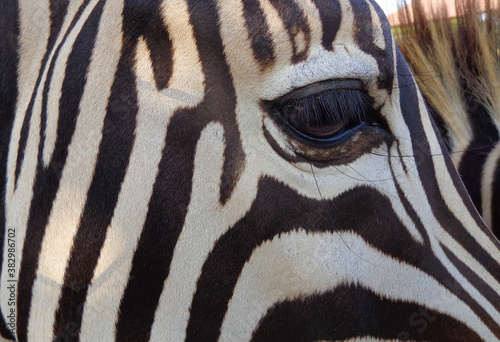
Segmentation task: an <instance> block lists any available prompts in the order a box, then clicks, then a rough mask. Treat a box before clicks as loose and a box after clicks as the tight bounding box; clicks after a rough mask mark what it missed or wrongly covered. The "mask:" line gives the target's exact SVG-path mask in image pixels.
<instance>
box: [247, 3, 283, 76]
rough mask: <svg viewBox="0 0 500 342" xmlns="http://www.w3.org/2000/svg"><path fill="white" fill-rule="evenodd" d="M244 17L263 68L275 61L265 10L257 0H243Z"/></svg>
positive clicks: (254, 49)
mask: <svg viewBox="0 0 500 342" xmlns="http://www.w3.org/2000/svg"><path fill="white" fill-rule="evenodd" d="M243 17H244V18H245V25H246V27H247V30H248V36H249V37H250V39H251V41H252V52H253V55H254V57H255V59H256V60H257V61H258V62H259V64H260V67H261V69H262V70H264V69H266V68H267V67H269V66H271V65H272V64H273V63H274V59H275V55H274V47H273V40H272V38H271V32H270V31H269V25H268V24H267V21H266V17H265V15H264V11H263V10H262V7H261V6H260V2H259V1H257V0H244V1H243Z"/></svg>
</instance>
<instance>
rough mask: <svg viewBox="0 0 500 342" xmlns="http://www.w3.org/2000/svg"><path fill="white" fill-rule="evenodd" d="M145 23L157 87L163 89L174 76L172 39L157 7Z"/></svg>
mask: <svg viewBox="0 0 500 342" xmlns="http://www.w3.org/2000/svg"><path fill="white" fill-rule="evenodd" d="M155 3H157V1H154V2H153V3H152V4H151V5H149V6H157V5H155ZM147 6H148V5H147ZM141 18H142V20H143V21H144V20H145V19H146V18H148V17H147V16H141ZM144 24H145V25H146V26H145V28H144V38H145V39H146V44H147V45H148V49H149V54H150V58H151V62H152V63H153V73H154V77H155V82H156V88H157V89H158V90H162V89H165V88H167V86H168V82H169V80H170V78H171V77H172V68H173V61H172V51H171V50H172V41H171V40H170V37H169V35H168V32H167V30H166V28H165V25H164V24H163V18H162V16H161V13H160V11H159V9H158V8H157V7H156V8H155V10H154V14H152V15H150V18H149V19H148V20H147V21H145V22H143V25H144Z"/></svg>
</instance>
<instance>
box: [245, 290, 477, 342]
mask: <svg viewBox="0 0 500 342" xmlns="http://www.w3.org/2000/svg"><path fill="white" fill-rule="evenodd" d="M355 337H358V338H361V337H374V338H375V337H376V338H380V339H397V340H399V341H407V340H411V341H436V342H445V341H448V342H471V341H481V338H480V337H479V336H478V335H477V334H476V333H475V332H474V331H472V330H471V329H470V328H469V327H467V326H466V325H465V324H464V323H462V322H460V321H457V320H455V319H454V318H451V317H449V316H447V315H444V314H442V313H439V312H437V311H434V310H431V309H429V308H426V307H424V306H421V305H419V304H414V303H408V302H404V301H401V300H390V299H386V298H383V297H380V296H379V295H378V294H376V293H373V292H372V291H370V290H369V289H365V288H363V287H361V286H359V285H358V286H356V285H343V286H339V287H338V288H336V289H335V290H334V291H329V292H327V293H323V294H316V295H312V296H309V297H306V298H301V299H295V300H287V301H283V302H280V303H277V304H276V305H274V307H272V308H271V309H269V310H268V312H267V314H266V315H265V316H264V317H263V318H262V319H261V321H260V322H259V326H258V328H257V329H256V330H255V331H254V333H253V336H252V341H253V342H260V341H289V342H295V341H296V342H299V341H300V342H306V341H307V342H309V341H322V340H325V341H343V340H347V339H350V338H355Z"/></svg>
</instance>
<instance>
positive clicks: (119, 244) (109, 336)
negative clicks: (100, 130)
mask: <svg viewBox="0 0 500 342" xmlns="http://www.w3.org/2000/svg"><path fill="white" fill-rule="evenodd" d="M162 6H163V8H162V11H163V17H164V22H165V25H166V27H167V28H168V31H169V35H170V38H171V40H172V44H173V45H172V51H173V59H174V65H173V73H172V78H171V80H170V86H169V88H168V89H165V90H162V91H161V92H158V91H157V90H156V86H155V81H154V75H153V67H152V64H151V60H150V54H149V51H148V49H147V46H146V44H145V42H144V40H142V39H141V40H140V41H139V44H138V46H137V48H136V60H135V72H136V82H137V89H138V103H139V111H138V118H137V127H136V131H135V137H136V138H135V141H134V146H133V149H132V154H131V157H130V162H129V166H128V169H127V173H126V175H125V179H124V181H123V184H122V188H121V191H120V195H119V198H118V203H117V206H116V209H115V212H114V215H113V219H112V222H111V226H110V227H109V228H108V233H107V236H106V240H105V242H104V246H103V248H102V250H101V253H100V257H99V261H98V264H97V267H96V270H95V274H94V278H93V280H92V285H91V286H90V288H89V294H88V296H87V301H86V304H85V313H84V316H83V322H82V330H81V335H80V337H81V341H82V342H83V341H97V340H102V341H111V340H114V338H115V337H114V336H115V329H116V327H115V322H116V320H117V318H118V310H119V305H120V300H121V298H122V295H123V292H124V290H125V287H126V285H127V281H128V277H129V272H130V269H131V266H132V259H133V256H134V251H135V248H136V246H137V242H138V239H139V237H140V234H141V231H142V228H143V225H144V221H145V219H146V215H147V210H148V204H149V200H150V197H151V194H152V191H153V184H154V182H155V178H156V175H157V172H158V164H159V162H160V159H161V156H162V150H163V147H164V143H165V135H166V134H167V132H166V130H167V126H168V123H169V122H170V119H171V117H172V114H173V113H174V111H175V110H177V109H180V108H189V107H193V106H196V105H197V104H198V103H199V102H200V101H201V100H202V99H203V96H204V87H203V83H204V75H203V73H202V70H201V65H200V62H199V56H198V52H197V49H196V44H195V42H194V36H193V30H192V28H191V25H190V24H189V15H188V10H187V6H186V4H185V2H184V1H169V2H164V3H163V5H162ZM165 229H168V227H165ZM157 316H158V314H157ZM163 323H164V322H161V324H163ZM153 329H154V328H153ZM154 336H155V333H154V332H153V334H152V337H151V338H152V339H153V340H154ZM165 336H168V335H163V337H165Z"/></svg>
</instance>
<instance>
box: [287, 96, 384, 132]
mask: <svg viewBox="0 0 500 342" xmlns="http://www.w3.org/2000/svg"><path fill="white" fill-rule="evenodd" d="M371 102H372V101H370V97H369V96H368V95H367V94H366V93H365V92H364V91H362V90H358V89H332V90H326V91H323V92H320V93H317V94H312V95H309V96H306V97H302V98H299V99H292V100H289V101H286V102H285V103H283V104H282V105H281V106H280V108H278V110H279V112H280V113H281V115H282V117H283V118H284V120H285V122H286V123H287V124H288V125H289V126H291V128H292V129H293V130H295V131H298V132H299V133H300V134H301V135H304V136H306V137H309V138H312V139H315V140H316V139H326V140H332V139H335V138H336V137H338V136H339V135H341V134H342V133H344V132H345V131H346V130H349V129H352V128H356V127H357V126H360V125H361V124H362V123H364V122H366V123H369V124H375V123H377V119H376V117H377V115H376V111H375V110H374V109H373V107H372V103H371Z"/></svg>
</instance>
